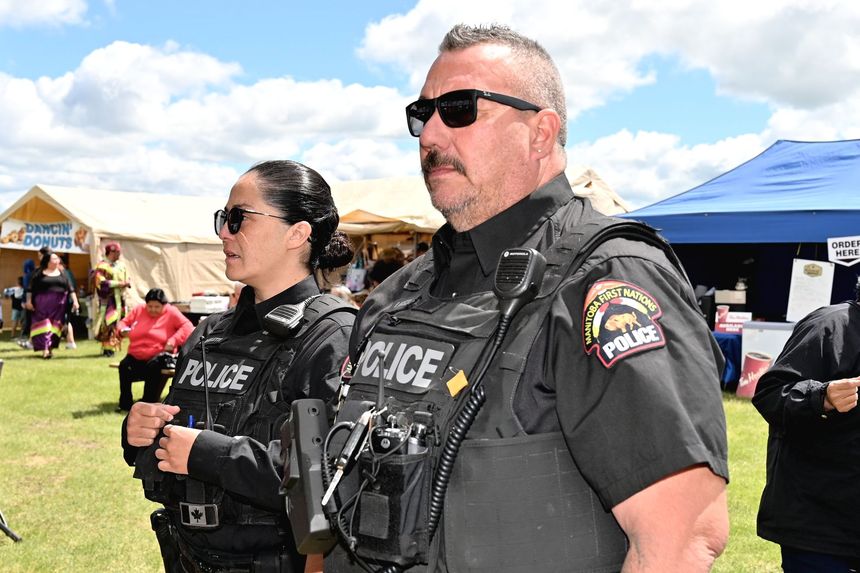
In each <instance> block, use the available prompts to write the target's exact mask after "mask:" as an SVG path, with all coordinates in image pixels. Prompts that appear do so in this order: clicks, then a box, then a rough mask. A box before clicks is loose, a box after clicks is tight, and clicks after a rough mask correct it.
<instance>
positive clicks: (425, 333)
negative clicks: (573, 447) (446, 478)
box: [334, 218, 685, 573]
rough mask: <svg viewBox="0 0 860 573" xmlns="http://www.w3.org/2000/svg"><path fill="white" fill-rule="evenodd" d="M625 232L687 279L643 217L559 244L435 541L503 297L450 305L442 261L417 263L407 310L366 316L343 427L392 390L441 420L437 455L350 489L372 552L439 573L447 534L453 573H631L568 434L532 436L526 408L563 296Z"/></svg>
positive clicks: (389, 410)
mask: <svg viewBox="0 0 860 573" xmlns="http://www.w3.org/2000/svg"><path fill="white" fill-rule="evenodd" d="M616 237H623V238H628V239H634V240H641V241H645V242H648V243H650V244H653V245H655V246H657V247H659V248H661V249H662V250H664V251H665V252H666V254H667V256H668V257H669V260H670V261H672V262H673V263H674V264H675V266H676V267H678V268H679V270H680V272H681V275H682V276H685V275H684V272H683V269H681V267H680V263H679V262H678V260H677V258H676V257H675V255H674V253H673V252H672V251H671V249H670V248H669V246H668V244H667V243H666V242H665V241H664V240H663V239H661V238H660V237H659V236H658V235H657V234H656V233H655V232H654V231H653V230H652V229H650V228H649V227H646V226H644V225H641V224H639V223H634V222H630V221H623V220H617V219H608V218H602V219H596V220H594V221H591V222H587V223H584V224H580V225H577V226H576V227H575V229H574V230H573V232H571V233H569V234H567V235H565V236H564V237H562V238H560V239H559V240H558V241H556V242H555V243H554V244H553V245H552V246H551V247H550V248H548V249H547V251H546V252H545V253H544V254H545V256H546V259H547V270H546V273H545V277H544V280H543V283H542V286H541V289H540V292H539V294H538V295H537V297H536V298H535V299H534V300H533V301H532V302H530V303H529V304H527V305H526V306H525V307H524V308H523V309H522V310H520V312H519V313H518V315H517V316H516V317H515V319H514V321H513V323H512V324H511V326H510V328H509V330H508V333H507V337H506V339H505V341H504V343H503V344H502V346H501V348H500V351H499V352H498V353H497V354H496V356H495V359H494V360H493V362H492V364H491V366H490V368H489V370H488V372H487V374H486V376H485V377H484V380H483V384H482V386H483V387H484V389H485V392H486V394H487V401H486V404H485V405H484V406H483V408H482V409H481V410H480V412H479V414H478V416H477V418H476V420H475V422H474V424H473V425H472V427H471V429H470V430H469V433H468V436H467V439H466V440H465V441H464V442H463V444H462V447H461V449H460V451H459V455H458V456H457V458H456V463H455V466H454V473H453V476H452V479H451V482H450V484H449V486H448V490H447V495H446V497H445V505H444V512H443V517H442V524H441V527H440V528H439V530H438V532H437V533H436V534H435V536H434V539H433V540H432V543H431V540H430V539H429V538H428V535H427V532H426V520H427V513H428V510H427V507H426V505H427V503H428V495H429V494H428V492H429V489H430V484H431V483H432V481H433V479H434V478H433V474H434V472H435V471H436V469H437V467H438V459H437V456H438V454H439V452H440V450H441V447H440V446H441V444H442V443H443V442H444V439H445V438H446V435H447V431H448V430H449V429H450V426H449V424H450V422H451V416H452V414H453V413H454V412H455V411H456V410H457V407H458V404H459V403H461V402H462V400H463V397H464V396H465V395H466V394H468V392H469V387H468V386H465V387H463V386H462V384H463V380H464V378H463V375H465V380H467V381H468V383H469V384H472V383H474V382H475V381H474V380H471V379H470V377H471V376H474V375H475V372H473V369H474V367H475V365H476V364H477V363H478V362H479V358H480V357H481V355H482V353H483V352H485V349H486V348H487V347H488V342H489V340H490V339H491V338H492V336H493V334H494V331H495V328H496V325H497V323H498V320H499V311H498V301H497V299H496V297H495V295H494V294H493V293H492V292H481V293H476V294H472V295H467V296H457V297H454V298H451V299H444V300H443V299H438V298H436V297H434V296H432V295H431V294H430V286H431V282H432V278H433V262H432V256H431V253H428V254H427V255H424V257H423V260H420V261H419V262H418V263H417V264H415V265H414V266H413V267H412V269H411V274H410V275H409V278H408V280H407V281H406V283H405V286H404V287H403V288H404V291H405V292H403V293H402V296H401V297H400V298H399V299H398V300H397V301H395V302H393V303H392V304H390V305H388V306H387V307H385V308H379V309H376V308H374V309H372V312H373V315H372V316H364V317H363V320H365V321H368V322H366V323H365V324H371V325H372V326H371V327H370V328H369V329H368V330H367V332H366V334H365V336H364V341H363V343H362V348H361V353H360V356H358V358H357V361H356V363H355V366H354V368H353V371H352V379H351V380H350V381H349V386H348V388H347V392H346V398H345V400H344V402H343V404H342V407H341V410H340V412H339V413H338V416H337V420H338V421H342V420H355V419H357V417H358V415H359V414H360V413H361V412H362V411H364V410H366V409H367V408H368V407H369V405H371V404H374V403H375V402H376V401H377V400H378V388H379V383H380V381H381V383H382V385H383V387H384V404H385V405H386V415H388V416H393V417H394V419H400V420H402V422H401V424H403V425H408V424H410V423H411V424H413V425H414V423H415V421H416V420H427V419H428V416H426V414H427V413H429V414H430V418H432V421H431V422H430V429H429V432H428V435H427V439H426V441H425V442H426V446H427V450H428V451H427V452H423V451H422V452H421V453H416V454H403V453H402V450H401V451H400V452H398V453H397V454H396V455H392V456H389V457H387V458H385V463H377V465H378V466H382V469H381V470H379V471H378V472H377V473H376V474H369V472H371V471H372V470H373V469H374V467H375V466H374V465H373V464H372V463H371V461H370V460H369V459H368V456H363V459H360V460H359V471H358V472H356V471H355V470H353V472H352V475H351V476H349V477H348V478H347V479H345V480H344V485H343V486H342V487H341V488H339V490H338V496H339V502H340V504H341V505H343V503H344V501H346V500H348V499H349V498H350V497H351V496H352V495H355V494H358V499H359V501H358V502H357V503H356V504H355V511H354V514H353V515H350V524H349V525H350V526H351V528H350V530H349V531H348V533H349V534H350V535H351V536H353V537H354V538H355V539H356V540H357V548H356V551H357V554H358V555H359V556H361V557H362V558H363V559H365V560H367V561H369V562H372V561H374V560H379V561H389V562H395V563H397V564H399V565H400V566H401V567H411V566H413V565H415V564H428V563H429V567H426V569H425V568H424V567H422V566H421V565H418V566H417V567H415V568H411V569H409V570H410V571H424V570H428V571H435V570H436V564H435V562H436V559H437V558H439V555H438V553H439V541H440V539H439V538H440V537H444V543H443V544H442V546H443V550H444V557H443V558H442V559H443V560H444V563H445V564H446V566H447V569H448V570H449V571H452V572H458V573H459V572H476V573H477V572H478V571H481V572H484V571H494V572H499V573H514V572H517V573H519V572H523V573H525V572H532V571H565V572H579V571H592V572H610V571H618V570H620V568H621V564H622V562H623V560H624V557H625V555H626V550H627V541H626V537H625V536H624V533H623V531H622V530H621V528H620V527H619V526H618V524H617V522H616V521H615V519H614V517H613V515H612V514H611V513H610V512H607V511H605V510H604V509H603V508H602V507H601V505H600V502H599V500H598V498H597V495H596V493H595V492H594V490H593V489H592V488H591V487H590V486H589V485H588V484H587V483H586V482H585V480H584V478H583V477H582V475H581V474H580V473H579V470H578V469H577V467H576V465H575V463H574V461H573V459H572V458H571V455H570V453H569V450H568V449H567V446H566V444H565V442H564V439H563V437H562V435H561V433H560V432H556V433H548V434H539V435H526V434H525V432H524V431H523V430H522V428H521V426H520V424H519V422H518V421H517V419H516V415H515V414H514V409H513V405H512V400H513V396H514V395H515V390H516V387H517V385H518V384H519V382H520V378H521V376H522V373H523V371H524V369H525V365H526V358H527V357H528V354H529V351H530V350H531V348H532V347H533V346H534V344H535V339H536V338H537V336H538V333H539V332H540V328H541V325H542V324H543V323H544V321H545V319H546V317H547V314H548V312H549V309H550V306H551V303H552V301H553V299H554V297H555V295H556V294H557V293H558V291H559V289H560V288H561V287H562V286H563V285H565V284H567V283H569V282H570V281H572V280H574V279H573V276H574V274H575V273H574V271H575V269H576V268H578V267H579V266H580V265H581V264H582V263H583V262H584V260H585V259H586V258H587V257H588V255H589V254H591V253H592V252H593V251H594V249H595V248H596V247H597V246H598V245H599V244H601V243H602V242H604V241H606V240H609V239H611V238H616ZM461 371H462V374H459V373H460V372H461ZM458 398H459V401H458ZM398 417H400V418H398ZM377 441H378V440H377ZM334 451H335V452H336V451H337V449H336V448H335V449H334ZM401 454H402V455H401ZM421 456H429V457H430V463H429V464H421V463H420V462H421V459H422V458H421ZM386 466H387V467H386ZM368 475H374V478H373V479H372V480H366V481H365V483H364V487H363V489H362V486H361V484H362V479H361V478H362V476H364V477H366V476H368ZM404 488H405V489H406V491H405V492H404V491H403V490H404ZM356 490H360V491H356ZM405 532H409V533H408V535H407V534H406V533H405ZM440 533H441V534H442V535H440ZM392 555H394V556H393V557H392ZM335 570H337V567H335Z"/></svg>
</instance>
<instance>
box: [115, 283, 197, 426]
mask: <svg viewBox="0 0 860 573" xmlns="http://www.w3.org/2000/svg"><path fill="white" fill-rule="evenodd" d="M144 301H145V302H144V304H140V305H138V306H136V307H134V308H133V309H131V312H129V313H128V316H126V317H125V318H123V319H122V320H120V321H119V325H118V330H119V335H120V336H121V337H128V339H129V341H130V343H129V346H128V354H127V355H126V356H125V358H123V359H122V361H121V362H120V363H119V407H118V410H123V411H126V412H127V411H128V410H130V409H131V405H132V404H133V403H134V400H133V398H132V391H131V385H132V382H135V381H137V380H143V381H144V384H143V398H142V399H143V401H144V402H160V401H161V392H162V390H164V385H165V383H166V382H167V378H166V377H165V375H164V374H162V372H161V371H162V370H163V369H165V368H167V367H169V366H170V365H171V364H172V363H173V357H174V355H175V354H176V353H177V352H178V351H179V348H180V347H181V346H182V344H183V343H184V342H185V340H186V339H187V338H188V336H189V335H190V334H191V331H192V330H194V326H193V325H192V324H191V321H190V320H188V319H187V318H186V317H185V315H184V314H182V313H181V312H179V310H178V309H177V308H176V307H175V306H173V305H172V304H168V302H167V296H166V295H165V294H164V291H163V290H161V289H160V288H154V289H150V290H149V292H147V293H146V296H145V297H144Z"/></svg>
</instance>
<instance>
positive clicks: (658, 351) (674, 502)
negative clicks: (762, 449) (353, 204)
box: [325, 25, 729, 573]
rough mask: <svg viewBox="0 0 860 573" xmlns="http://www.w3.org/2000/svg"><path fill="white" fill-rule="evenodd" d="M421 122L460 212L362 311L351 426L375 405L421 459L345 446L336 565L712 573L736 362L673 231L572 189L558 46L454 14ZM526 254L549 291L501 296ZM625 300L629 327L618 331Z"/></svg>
mask: <svg viewBox="0 0 860 573" xmlns="http://www.w3.org/2000/svg"><path fill="white" fill-rule="evenodd" d="M406 119H407V123H408V128H409V132H410V133H411V135H413V136H414V137H416V138H418V139H417V142H418V148H419V154H420V160H421V168H422V172H423V175H424V180H425V183H426V185H427V189H428V191H429V193H430V199H431V201H432V203H433V206H434V207H435V208H436V209H437V210H439V211H440V212H441V213H442V214H443V215H444V216H445V219H446V221H447V223H446V224H445V225H443V226H442V228H440V229H439V231H438V232H437V233H436V234H435V235H434V237H433V245H432V248H431V250H430V252H428V253H427V254H426V255H424V256H422V257H418V258H417V259H416V260H415V261H413V262H412V263H410V264H409V265H407V266H406V267H404V268H403V269H401V270H400V271H397V272H396V273H395V274H393V275H391V276H390V277H388V278H387V279H386V280H385V282H383V283H382V284H381V285H380V286H379V287H378V288H377V289H376V290H374V291H373V292H372V293H371V294H370V296H369V297H368V298H367V300H366V301H365V303H364V305H363V306H362V307H361V310H360V311H359V314H358V316H357V317H356V323H355V328H354V330H353V334H352V339H351V341H350V363H351V365H352V366H353V367H352V368H351V369H350V372H351V374H352V376H351V378H349V379H345V380H344V384H345V387H344V388H343V390H342V392H341V395H342V396H343V401H342V403H341V404H340V408H339V410H338V413H337V417H336V420H335V425H334V426H333V428H339V427H353V428H361V425H360V424H359V423H357V422H361V421H362V420H367V419H369V420H371V421H374V423H375V424H377V427H378V426H380V425H381V426H383V427H382V428H381V431H386V432H389V434H388V435H393V436H402V435H404V434H405V435H409V436H410V437H409V438H408V440H399V443H400V444H402V443H403V442H406V445H405V446H404V447H405V448H406V449H407V452H408V453H409V454H413V455H392V454H395V453H398V447H399V446H398V445H397V442H395V444H394V446H393V449H385V450H382V449H381V448H380V445H381V444H380V441H379V440H378V439H377V440H374V439H373V438H374V436H372V437H371V439H370V440H368V442H369V443H370V445H369V446H368V447H367V448H365V449H361V448H355V449H353V448H352V444H353V443H355V440H354V439H352V437H351V436H352V435H353V434H349V433H348V432H346V431H344V432H342V434H343V435H338V436H337V439H338V440H340V444H339V443H338V442H337V441H335V440H332V444H331V447H332V449H333V450H334V454H333V456H334V457H335V458H336V459H338V463H339V469H340V467H346V464H344V463H343V462H342V461H341V460H342V459H343V457H347V458H349V457H350V456H351V455H352V453H351V452H355V450H358V452H356V455H357V454H358V453H360V456H358V461H357V462H355V463H354V464H353V465H352V467H351V471H349V468H347V471H346V472H345V474H344V475H343V479H341V480H339V481H334V480H333V482H332V483H334V484H335V486H334V487H333V486H329V487H330V489H331V491H333V496H332V497H331V498H330V499H331V500H334V501H333V502H332V501H329V503H328V506H333V507H330V510H331V511H330V519H331V521H332V524H333V526H334V527H335V528H336V529H337V530H338V532H339V533H340V540H341V543H340V544H339V545H338V546H337V548H336V549H334V550H332V552H331V553H330V554H329V555H327V556H326V561H325V571H326V573H341V572H342V571H363V570H365V569H364V567H369V568H370V570H374V571H383V570H384V571H402V570H409V571H430V572H432V573H435V572H437V571H449V572H454V571H458V572H460V571H493V572H494V573H508V572H514V571H517V572H520V571H565V572H567V573H573V572H580V571H619V570H623V571H627V572H634V571H635V572H637V573H652V572H653V573H664V572H684V573H694V572H704V571H707V570H708V569H710V567H711V566H712V564H713V562H714V560H715V559H716V558H717V556H719V555H720V553H721V552H722V551H723V549H724V547H725V545H726V541H727V538H728V532H729V520H728V510H727V503H726V482H727V480H728V459H727V458H728V445H727V436H726V422H725V415H724V412H723V405H722V395H721V392H720V380H719V373H720V369H721V367H722V362H723V359H722V354H721V352H720V349H719V347H718V346H717V344H716V341H715V340H714V339H713V337H712V335H711V333H710V331H709V329H708V327H707V324H706V323H705V321H704V320H703V318H702V316H701V314H700V312H699V309H698V306H697V304H696V300H695V297H694V295H693V290H692V287H691V286H690V284H689V282H688V281H687V278H686V275H685V273H684V271H683V269H681V268H680V264H679V263H678V261H677V257H676V256H675V255H674V253H673V252H672V250H671V248H670V247H669V246H668V244H667V243H666V242H665V240H663V239H661V238H660V237H659V236H658V235H657V234H656V233H655V232H654V231H653V230H650V229H648V228H647V227H645V226H643V225H638V224H633V223H630V222H624V221H620V220H613V219H608V218H606V217H604V216H602V215H600V214H599V213H597V212H595V211H594V210H593V209H592V208H591V207H590V205H589V203H588V202H587V201H585V200H583V199H581V198H578V197H576V196H575V195H574V194H573V191H572V190H571V187H570V184H569V182H568V180H567V178H566V177H565V174H564V173H565V167H566V165H567V156H566V152H565V149H564V146H565V142H566V129H567V125H566V124H567V120H566V104H565V96H564V89H563V84H562V81H561V77H560V74H559V73H558V69H557V68H556V66H555V64H554V63H553V61H552V58H551V57H550V55H549V54H548V53H547V52H546V50H545V49H544V48H543V47H542V46H540V44H538V43H537V42H535V41H534V40H532V39H530V38H526V37H524V36H522V35H520V34H518V33H516V32H514V31H513V30H511V29H509V28H506V27H503V26H475V27H472V26H465V25H458V26H455V27H454V28H453V29H451V30H450V31H449V32H448V34H447V35H446V36H445V38H444V39H443V41H442V44H441V45H440V47H439V55H438V57H437V58H436V60H435V61H434V63H433V64H432V66H431V67H430V70H429V71H428V73H427V77H426V81H425V82H424V85H423V87H422V88H421V91H420V94H419V96H418V99H417V100H416V101H415V102H413V103H411V104H410V105H408V106H407V107H406ZM634 229H635V234H634V233H633V231H634ZM596 230H603V231H610V232H619V233H622V235H621V237H618V236H617V235H616V236H611V235H610V236H611V237H612V238H604V240H602V241H601V240H599V238H600V235H597V234H596V233H595V231H596ZM624 230H626V231H627V233H626V234H624ZM586 237H591V238H593V239H594V242H590V243H585V242H584V241H585V240H586ZM586 247H588V248H586ZM512 248H517V249H523V250H516V251H510V250H509V249H512ZM526 248H530V249H534V250H536V251H538V252H539V253H543V254H544V256H545V258H546V261H547V265H546V267H547V271H546V273H545V275H544V277H543V280H542V282H538V283H537V284H538V286H539V287H540V290H539V294H537V296H536V298H534V300H531V301H529V300H528V299H519V300H518V299H512V300H510V301H509V300H507V299H503V300H501V301H500V300H499V298H498V297H497V296H496V295H495V294H494V286H495V285H496V282H495V277H496V270H497V268H499V267H500V265H499V261H500V259H503V256H504V255H505V254H506V253H507V254H509V255H511V256H514V255H515V256H516V259H517V260H519V261H524V264H525V263H527V262H529V261H530V260H531V261H535V262H534V267H533V268H538V267H539V264H538V262H537V261H538V260H539V259H538V257H537V255H534V254H529V252H528V251H526V250H525V249H526ZM579 254H581V255H582V258H580V257H579V256H578V255H579ZM503 260H512V259H503ZM550 263H553V264H552V265H550ZM513 266H517V267H520V265H519V264H518V263H514V265H513ZM508 268H511V267H509V266H508V265H505V269H508ZM513 275H514V277H516V276H521V275H525V272H523V273H519V272H515V273H513ZM509 280H510V275H509V274H504V275H503V276H502V283H504V282H505V281H509ZM535 280H536V281H537V279H535ZM504 286H505V289H504V290H505V291H506V290H507V286H508V285H507V284H506V285H504ZM519 301H522V303H523V305H524V306H523V307H522V309H521V310H520V311H519V313H518V314H516V316H513V314H512V313H513V312H514V311H515V310H516V303H517V302H519ZM509 302H510V304H508V303H509ZM610 304H621V305H624V306H626V307H627V309H628V317H627V320H625V321H623V322H621V321H619V320H617V319H616V321H613V323H609V324H605V323H603V321H602V320H601V317H602V313H603V310H604V309H605V308H606V307H607V306H609V305H610ZM511 317H512V318H511ZM503 320H505V321H506V320H510V321H509V322H504V321H503ZM616 322H617V324H616ZM507 326H510V328H507ZM604 326H605V327H607V328H608V329H609V330H614V331H615V333H616V335H615V336H614V337H612V338H611V339H609V340H606V339H604V338H602V337H600V338H599V337H598V334H599V333H600V332H601V331H602V329H603V327H604ZM494 331H495V332H496V333H497V335H496V336H498V335H501V334H505V333H506V334H507V336H506V337H505V338H504V339H503V340H502V342H499V343H498V345H496V343H497V340H496V339H494V338H493V336H494V335H493V334H492V333H493V332H494ZM481 333H484V334H481ZM482 337H486V338H482ZM496 349H498V352H496ZM416 357H423V362H422V361H421V360H422V358H416ZM485 359H486V360H488V361H487V362H485V361H484V360H485ZM417 364H421V366H420V367H418V366H417ZM413 365H415V366H413ZM480 372H486V376H484V377H483V380H484V384H483V385H480V384H479V382H480V380H481V378H480V377H479V376H478V374H479V373H480ZM374 404H376V405H378V406H374ZM458 412H459V413H458ZM368 416H369V418H368ZM342 422H343V423H344V424H347V425H345V426H341V423H342ZM349 424H354V425H353V426H349ZM374 429H375V428H374ZM346 435H350V440H349V441H347V439H346ZM375 437H376V438H379V437H380V434H377V435H376V436H375ZM460 438H463V439H462V441H460ZM343 442H346V443H347V446H343V445H342V444H343ZM436 444H444V445H439V446H438V447H437V446H436ZM388 445H389V446H391V441H390V440H389V441H388ZM449 446H452V447H449ZM460 446H462V447H460ZM409 450H411V451H409ZM330 451H331V450H330ZM344 451H345V452H346V453H344V454H341V453H339V452H344ZM400 453H404V452H403V450H402V449H401V450H400ZM342 456H343V457H342ZM395 458H396V459H395ZM402 458H407V459H408V461H402V462H401V461H400V459H402ZM398 464H401V465H398ZM407 464H408V466H407ZM407 472H408V473H407ZM422 472H424V473H422ZM443 472H444V473H443ZM425 474H429V476H430V477H428V478H427V479H426V480H425V479H424V475H425ZM443 478H444V479H443ZM448 478H450V479H448ZM427 482H431V484H430V485H425V484H427ZM428 500H429V501H428ZM405 508H408V511H406V509H405ZM425 515H426V516H428V517H427V518H426V519H423V517H422V516H425ZM416 516H417V517H416ZM431 518H432V519H431ZM434 525H438V527H436V529H435V530H434V529H433V527H434Z"/></svg>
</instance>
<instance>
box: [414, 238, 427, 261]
mask: <svg viewBox="0 0 860 573" xmlns="http://www.w3.org/2000/svg"><path fill="white" fill-rule="evenodd" d="M429 250H430V245H428V244H427V243H425V242H424V241H421V242H419V243H418V244H417V245H415V258H418V257H420V256H421V255H423V254H424V253H426V252H427V251H429Z"/></svg>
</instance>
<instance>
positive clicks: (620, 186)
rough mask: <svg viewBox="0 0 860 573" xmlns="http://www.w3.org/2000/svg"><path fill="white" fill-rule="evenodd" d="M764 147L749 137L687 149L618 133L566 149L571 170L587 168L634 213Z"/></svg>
mask: <svg viewBox="0 0 860 573" xmlns="http://www.w3.org/2000/svg"><path fill="white" fill-rule="evenodd" d="M770 143H771V142H768V141H763V140H762V138H761V137H760V136H758V135H753V134H750V135H741V136H738V137H732V138H727V139H724V140H722V141H718V142H716V143H713V144H701V145H694V146H687V145H683V144H682V143H681V142H680V141H679V139H678V137H677V136H675V135H671V134H666V133H655V132H638V133H635V134H634V133H630V132H629V131H627V130H622V131H619V132H618V133H615V134H612V135H609V136H606V137H602V138H600V139H598V140H596V141H594V142H592V143H581V144H578V145H575V146H573V147H571V148H570V149H568V159H569V162H570V163H571V164H582V165H588V166H590V167H592V168H593V169H594V170H595V171H596V172H597V173H598V174H599V175H600V176H601V177H602V178H603V179H604V180H605V181H606V182H607V184H608V185H609V186H610V187H612V188H613V189H615V190H616V191H617V192H618V193H619V194H620V195H621V196H622V197H623V198H624V199H625V200H627V201H629V202H630V203H631V204H632V206H633V207H634V208H639V207H644V206H645V205H648V204H650V203H653V202H655V201H658V200H660V199H663V198H665V197H668V196H671V195H677V194H678V193H681V192H683V191H686V190H688V189H690V188H692V187H694V186H696V185H700V184H702V183H704V182H705V181H708V180H710V179H712V178H713V177H716V176H717V175H719V174H721V173H723V172H725V171H728V170H729V169H731V168H732V167H735V166H737V165H739V164H741V163H743V162H744V161H747V160H748V159H751V158H752V157H754V156H755V155H757V154H758V153H760V152H761V151H762V150H763V149H764V148H765V147H767V146H768V145H769V144H770Z"/></svg>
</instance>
